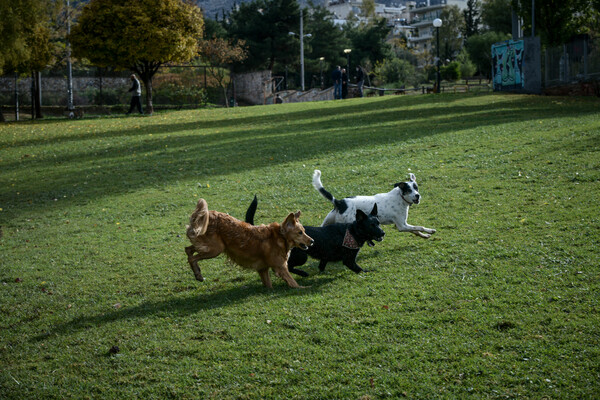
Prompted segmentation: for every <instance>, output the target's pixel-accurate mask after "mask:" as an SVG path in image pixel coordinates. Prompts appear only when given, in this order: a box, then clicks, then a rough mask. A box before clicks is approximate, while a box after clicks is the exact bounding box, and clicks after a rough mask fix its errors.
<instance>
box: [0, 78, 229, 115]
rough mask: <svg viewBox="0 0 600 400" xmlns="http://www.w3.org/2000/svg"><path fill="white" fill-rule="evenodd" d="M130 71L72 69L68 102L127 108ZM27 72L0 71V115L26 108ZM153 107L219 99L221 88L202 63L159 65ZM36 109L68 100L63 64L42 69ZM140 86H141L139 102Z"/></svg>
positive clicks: (50, 109)
mask: <svg viewBox="0 0 600 400" xmlns="http://www.w3.org/2000/svg"><path fill="white" fill-rule="evenodd" d="M130 75H131V71H114V70H113V71H111V70H107V69H103V68H86V69H73V73H72V84H73V105H74V106H75V108H76V109H81V110H84V111H85V112H86V113H120V112H124V111H127V109H128V108H129V102H130V100H131V93H130V92H129V89H130V88H131V80H130V79H129V76H130ZM32 83H33V79H32V77H31V76H25V77H23V76H17V75H5V76H2V77H0V107H1V110H2V112H3V113H4V115H5V117H8V118H9V117H10V116H11V115H13V114H14V113H15V104H19V109H20V113H21V114H22V115H23V117H26V116H27V115H29V114H30V113H31V104H32V101H31V99H32V93H33V90H32ZM152 84H153V90H152V101H153V105H154V108H155V109H161V108H162V109H165V108H181V107H186V108H196V107H204V106H206V105H207V104H208V103H210V102H214V103H218V102H222V101H223V100H222V99H221V97H222V94H221V92H222V91H221V90H220V89H219V88H217V87H215V83H214V81H213V79H212V78H211V76H210V74H208V73H207V67H206V66H169V67H163V68H161V69H160V70H159V72H158V73H157V74H156V75H155V76H154V78H153V79H152ZM41 89H42V90H41V91H42V94H41V97H42V102H41V104H42V109H43V113H44V114H45V115H64V114H65V112H66V109H67V104H68V91H67V74H66V69H64V70H63V69H54V70H50V71H44V72H43V73H42V77H41ZM144 99H145V88H143V87H142V102H143V101H144Z"/></svg>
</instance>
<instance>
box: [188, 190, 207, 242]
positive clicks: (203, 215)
mask: <svg viewBox="0 0 600 400" xmlns="http://www.w3.org/2000/svg"><path fill="white" fill-rule="evenodd" d="M209 215H210V213H209V212H208V204H206V200H204V199H200V200H198V204H197V205H196V209H195V210H194V212H193V213H192V216H191V217H190V227H191V228H192V230H193V231H194V233H195V234H196V235H197V236H200V235H204V234H205V233H206V230H207V229H208V219H209Z"/></svg>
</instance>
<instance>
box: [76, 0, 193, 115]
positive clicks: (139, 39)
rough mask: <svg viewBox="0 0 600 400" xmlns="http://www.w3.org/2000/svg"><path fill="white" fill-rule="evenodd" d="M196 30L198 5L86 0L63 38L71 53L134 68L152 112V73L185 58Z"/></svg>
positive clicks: (175, 0) (177, 1) (189, 55)
mask: <svg viewBox="0 0 600 400" xmlns="http://www.w3.org/2000/svg"><path fill="white" fill-rule="evenodd" d="M202 30H203V19H202V14H201V11H200V9H199V8H198V7H197V6H195V5H193V4H191V3H188V2H184V1H182V0H136V1H126V2H124V1H121V0H91V1H90V2H89V3H88V4H87V5H86V6H85V7H83V9H82V11H81V15H80V17H79V21H78V23H77V24H76V25H75V26H73V28H72V30H71V35H70V36H69V40H70V42H71V44H72V46H73V54H74V56H76V57H80V58H87V59H88V60H90V62H92V63H93V64H95V65H97V66H100V67H109V66H113V67H116V68H119V69H129V70H131V71H134V72H136V73H137V74H138V75H139V76H140V78H141V79H142V81H143V82H144V86H145V88H146V111H147V112H148V113H150V114H152V112H153V106H152V77H153V76H154V74H155V73H156V72H157V71H158V69H159V68H160V66H162V65H164V64H166V63H169V62H186V61H189V60H191V59H192V58H193V57H194V56H195V55H196V54H197V49H198V40H199V39H200V37H201V36H202Z"/></svg>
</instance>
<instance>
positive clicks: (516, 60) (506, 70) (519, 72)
mask: <svg viewBox="0 0 600 400" xmlns="http://www.w3.org/2000/svg"><path fill="white" fill-rule="evenodd" d="M523 47H524V43H523V41H522V40H507V41H505V42H501V43H496V44H493V45H492V63H493V72H494V90H514V89H522V88H523V87H524V82H523Z"/></svg>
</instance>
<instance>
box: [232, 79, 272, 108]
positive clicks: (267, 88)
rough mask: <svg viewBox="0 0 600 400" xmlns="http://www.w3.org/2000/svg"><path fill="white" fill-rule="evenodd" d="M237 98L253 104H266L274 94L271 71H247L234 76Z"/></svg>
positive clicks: (239, 100)
mask: <svg viewBox="0 0 600 400" xmlns="http://www.w3.org/2000/svg"><path fill="white" fill-rule="evenodd" d="M233 84H234V87H235V99H236V100H237V101H238V102H244V103H248V104H251V105H258V104H265V99H266V98H267V97H269V96H271V95H272V94H273V84H272V81H271V71H258V72H247V73H243V74H235V75H234V76H233Z"/></svg>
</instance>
